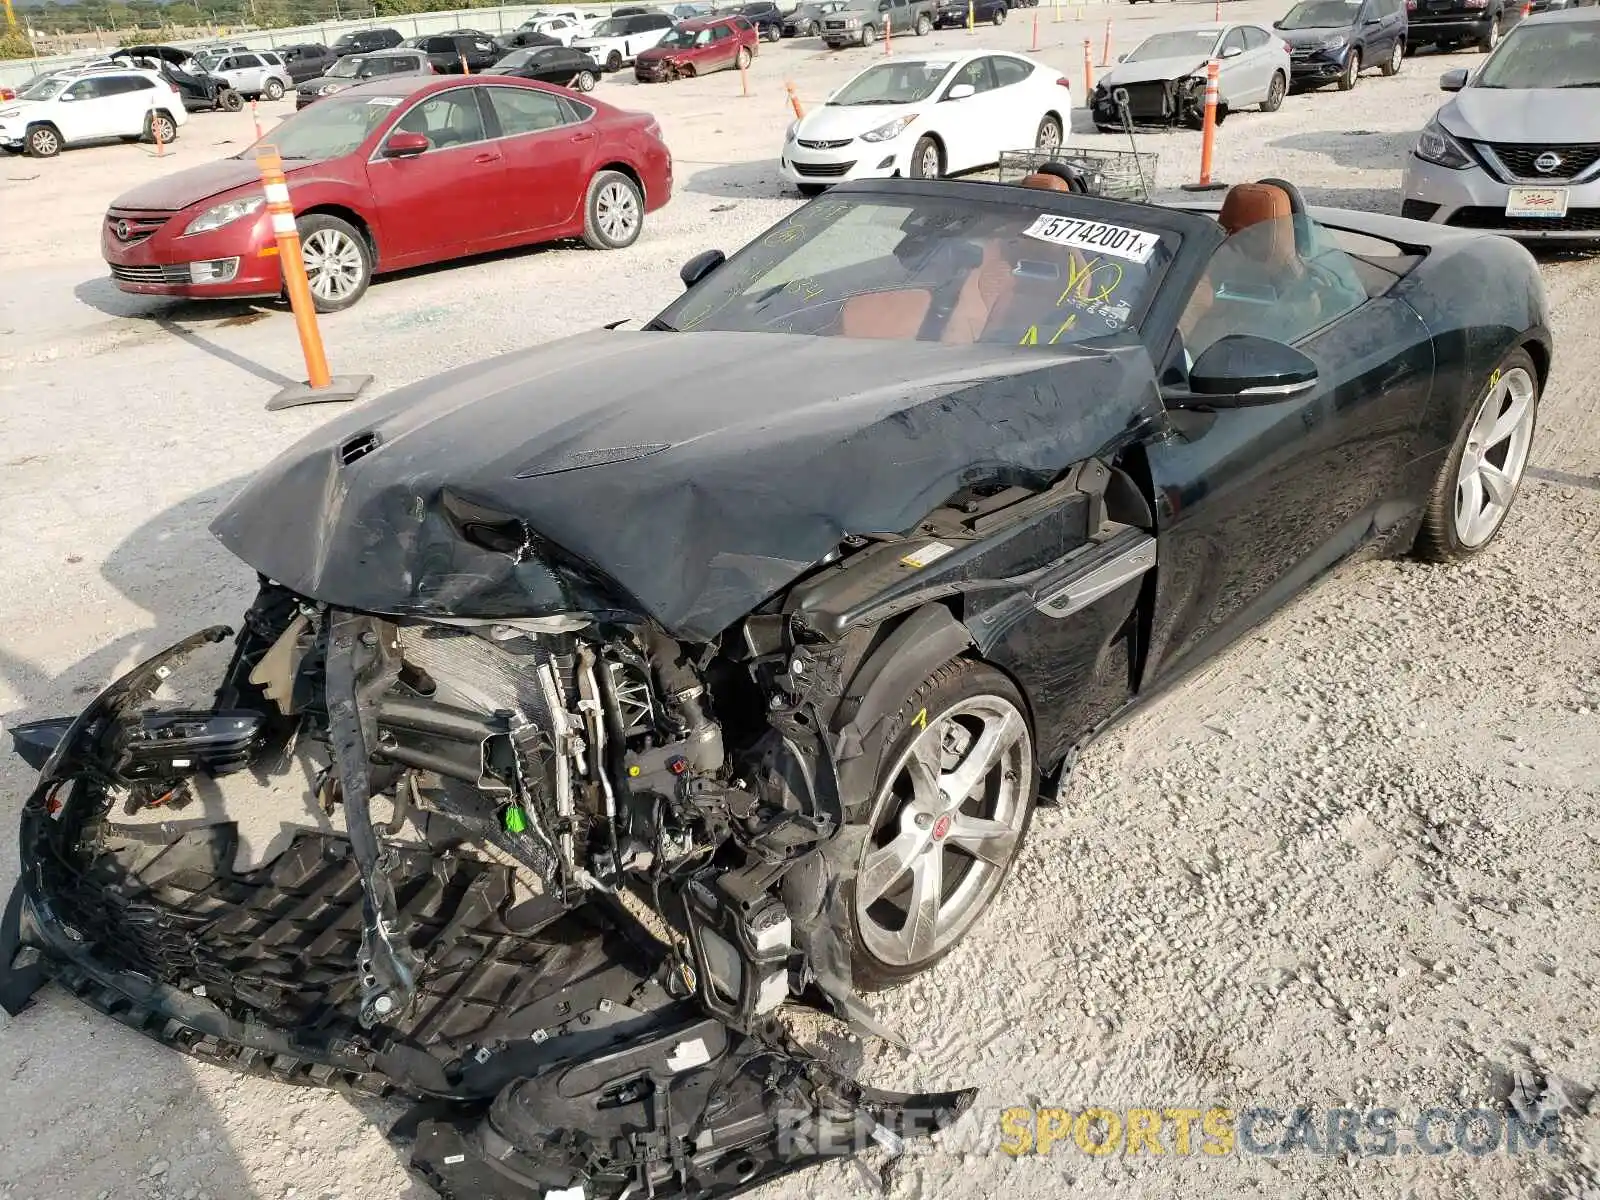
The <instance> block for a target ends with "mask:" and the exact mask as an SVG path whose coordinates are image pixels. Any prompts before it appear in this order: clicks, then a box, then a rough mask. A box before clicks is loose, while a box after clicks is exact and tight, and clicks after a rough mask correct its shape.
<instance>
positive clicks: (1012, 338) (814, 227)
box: [660, 196, 1178, 346]
mask: <svg viewBox="0 0 1600 1200" xmlns="http://www.w3.org/2000/svg"><path fill="white" fill-rule="evenodd" d="M1130 207H1131V206H1130ZM1095 211H1096V212H1097V213H1103V212H1104V211H1105V206H1104V205H1103V204H1102V205H1099V206H1096V209H1095ZM1134 211H1135V215H1137V213H1136V210H1134ZM1177 241H1178V239H1177V237H1176V235H1174V234H1172V233H1167V232H1161V231H1157V230H1152V229H1150V228H1141V227H1140V226H1139V225H1138V224H1137V223H1135V222H1131V221H1125V220H1124V221H1113V220H1107V219H1104V218H1103V217H1100V216H1097V217H1095V218H1089V217H1088V216H1087V215H1085V216H1083V217H1077V216H1074V215H1072V211H1071V206H1070V203H1069V204H1068V206H1067V207H1066V208H1065V209H1063V208H1062V207H1061V206H1059V205H1052V207H1051V208H1050V209H1049V210H1045V209H1044V208H1041V207H1037V206H1035V205H1032V204H1028V203H1017V204H1004V205H1001V204H990V203H974V202H971V201H965V200H961V199H955V198H951V199H943V198H941V199H926V198H922V197H917V198H914V199H913V198H907V197H904V196H894V197H883V198H878V197H872V196H859V197H851V198H848V199H847V198H844V197H840V198H838V199H830V198H823V199H821V200H818V201H815V202H813V203H811V204H808V205H806V206H804V207H803V208H799V209H797V210H796V211H795V213H794V215H793V216H791V217H790V218H789V219H788V220H786V221H784V222H783V223H782V224H780V225H778V226H776V227H775V228H773V229H772V230H769V231H768V232H767V233H766V234H765V235H764V236H762V237H761V238H759V239H758V240H757V241H756V242H754V243H753V244H752V245H750V246H748V247H746V248H745V249H744V250H743V251H741V252H740V253H739V254H737V255H736V256H734V257H733V258H732V259H730V260H729V261H728V262H727V263H726V264H724V265H723V266H722V267H721V268H719V269H718V270H716V271H713V272H712V273H711V275H710V277H709V278H707V279H705V280H703V281H702V282H701V283H699V284H698V285H697V286H695V287H694V288H692V289H691V290H690V291H688V292H687V293H685V294H684V295H683V296H682V297H680V298H679V299H678V301H677V302H676V303H674V304H673V305H672V307H671V308H669V309H668V310H667V311H666V312H664V313H662V314H661V318H660V319H661V321H662V322H663V323H665V324H666V325H668V326H670V327H671V328H674V329H678V330H682V331H691V330H741V331H746V332H767V333H804V334H815V335H821V336H827V337H858V338H882V339H889V340H894V341H924V342H941V343H945V344H970V343H974V342H981V343H986V344H997V343H1000V344H1005V343H1009V344H1011V345H1017V346H1052V345H1063V344H1068V343H1073V342H1081V341H1084V340H1085V339H1088V338H1094V337H1103V336H1106V335H1108V334H1116V333H1121V332H1123V331H1124V330H1126V329H1128V328H1130V327H1135V328H1136V327H1137V325H1138V322H1139V320H1140V318H1141V317H1142V316H1143V315H1144V311H1145V309H1146V308H1147V307H1148V304H1149V301H1150V298H1151V296H1152V295H1153V294H1154V291H1155V287H1156V285H1157V283H1158V282H1159V281H1160V278H1161V276H1162V273H1163V272H1164V271H1165V270H1166V267H1167V264H1168V263H1169V262H1170V261H1171V259H1172V255H1173V253H1174V252H1175V251H1176V249H1177Z"/></svg>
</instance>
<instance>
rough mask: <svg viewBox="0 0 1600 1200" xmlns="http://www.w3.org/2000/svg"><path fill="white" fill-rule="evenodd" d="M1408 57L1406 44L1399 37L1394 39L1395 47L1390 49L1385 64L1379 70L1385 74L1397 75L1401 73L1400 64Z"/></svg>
mask: <svg viewBox="0 0 1600 1200" xmlns="http://www.w3.org/2000/svg"><path fill="white" fill-rule="evenodd" d="M1405 58H1406V44H1405V43H1404V42H1403V41H1401V40H1400V39H1399V38H1396V39H1395V40H1394V49H1392V50H1390V51H1389V57H1388V58H1386V59H1384V60H1383V66H1381V67H1379V68H1378V70H1379V71H1381V72H1382V73H1383V74H1385V75H1389V76H1395V75H1398V74H1400V64H1401V63H1403V62H1404V61H1405Z"/></svg>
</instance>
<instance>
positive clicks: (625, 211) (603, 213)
mask: <svg viewBox="0 0 1600 1200" xmlns="http://www.w3.org/2000/svg"><path fill="white" fill-rule="evenodd" d="M643 229H644V194H643V193H642V192H640V191H639V185H638V184H636V183H634V181H633V180H631V179H629V178H628V177H627V176H626V175H624V174H623V173H622V172H621V171H600V172H597V173H596V174H595V177H594V178H593V179H591V180H590V181H589V198H588V200H587V201H585V202H584V206H583V240H584V241H585V242H587V243H589V245H590V246H592V247H593V248H594V249H596V250H621V249H623V248H624V247H626V246H631V245H633V244H634V243H635V242H636V241H638V240H639V233H640V232H641V231H642V230H643Z"/></svg>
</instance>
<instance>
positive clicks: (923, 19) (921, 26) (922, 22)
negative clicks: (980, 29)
mask: <svg viewBox="0 0 1600 1200" xmlns="http://www.w3.org/2000/svg"><path fill="white" fill-rule="evenodd" d="M995 24H997V25H998V24H999V22H998V21H997V22H995ZM911 32H912V33H914V34H916V35H917V36H918V37H927V36H928V34H930V33H932V32H933V22H932V21H931V20H929V19H928V14H927V13H923V14H922V15H921V16H920V17H918V18H917V23H916V24H915V25H913V26H912V27H911Z"/></svg>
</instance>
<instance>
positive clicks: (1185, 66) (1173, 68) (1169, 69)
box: [1102, 58, 1206, 87]
mask: <svg viewBox="0 0 1600 1200" xmlns="http://www.w3.org/2000/svg"><path fill="white" fill-rule="evenodd" d="M1205 65H1206V61H1205V59H1203V58H1200V59H1196V58H1152V59H1150V60H1149V61H1148V62H1125V63H1118V64H1117V65H1116V66H1114V67H1112V68H1111V70H1109V71H1107V72H1106V73H1105V75H1104V76H1103V77H1102V79H1103V81H1104V83H1105V84H1106V85H1107V86H1108V87H1115V86H1117V85H1118V84H1123V85H1126V84H1130V83H1154V82H1159V81H1161V80H1164V79H1182V78H1183V77H1184V76H1185V75H1193V74H1194V73H1195V72H1196V71H1203V70H1205Z"/></svg>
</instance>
